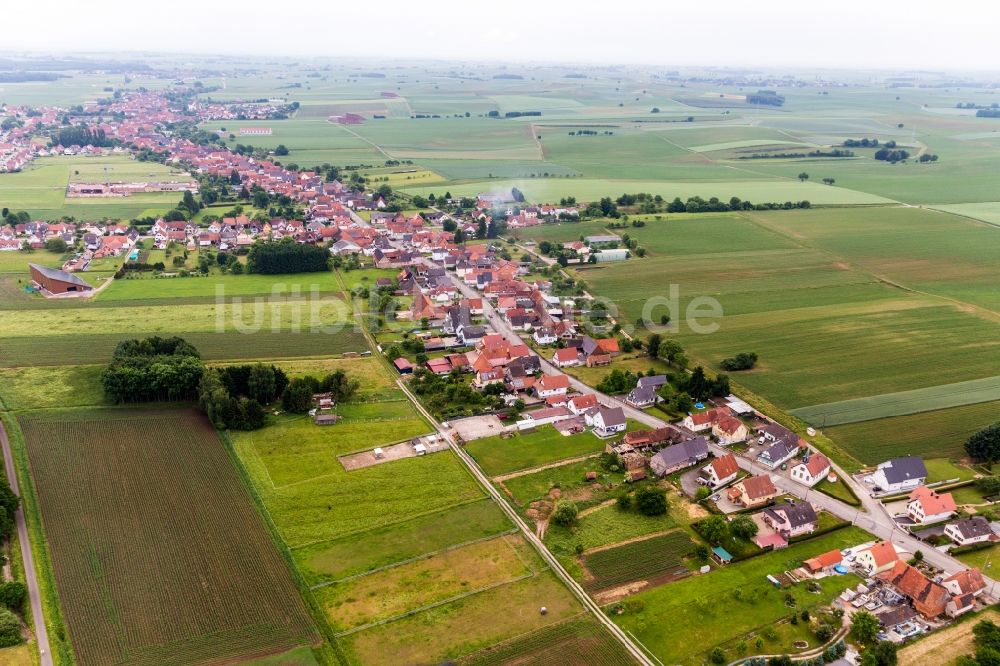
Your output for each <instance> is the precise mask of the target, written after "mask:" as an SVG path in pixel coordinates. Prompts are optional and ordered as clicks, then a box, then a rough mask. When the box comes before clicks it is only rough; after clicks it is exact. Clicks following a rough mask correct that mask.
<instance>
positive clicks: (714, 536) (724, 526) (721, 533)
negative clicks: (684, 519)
mask: <svg viewBox="0 0 1000 666" xmlns="http://www.w3.org/2000/svg"><path fill="white" fill-rule="evenodd" d="M698 531H699V532H701V535H702V536H703V537H705V541H708V542H709V543H710V544H712V545H715V546H717V545H719V544H720V543H722V540H723V539H725V538H726V535H727V534H728V533H729V524H728V523H726V519H725V518H723V517H722V516H709V517H708V518H706V519H705V522H703V523H702V524H701V526H700V527H699V528H698Z"/></svg>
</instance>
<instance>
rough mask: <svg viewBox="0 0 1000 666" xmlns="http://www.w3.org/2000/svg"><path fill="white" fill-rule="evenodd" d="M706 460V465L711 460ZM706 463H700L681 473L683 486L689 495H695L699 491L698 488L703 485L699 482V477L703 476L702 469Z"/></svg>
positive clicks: (685, 492)
mask: <svg viewBox="0 0 1000 666" xmlns="http://www.w3.org/2000/svg"><path fill="white" fill-rule="evenodd" d="M704 462H705V465H707V464H708V462H709V461H707V460H706V461H704ZM705 465H703V464H701V463H698V464H697V465H695V466H694V467H692V468H691V469H689V470H688V471H686V472H684V473H683V474H681V488H682V489H683V490H684V494H685V495H687V496H688V497H694V496H695V494H696V493H697V492H698V489H699V488H702V487H703V486H702V485H701V484H699V483H698V477H699V476H701V470H702V468H703V467H704V466H705Z"/></svg>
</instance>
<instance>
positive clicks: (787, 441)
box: [757, 434, 800, 469]
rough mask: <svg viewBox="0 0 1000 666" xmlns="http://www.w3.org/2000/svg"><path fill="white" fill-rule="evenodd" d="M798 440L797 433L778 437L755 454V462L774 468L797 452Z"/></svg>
mask: <svg viewBox="0 0 1000 666" xmlns="http://www.w3.org/2000/svg"><path fill="white" fill-rule="evenodd" d="M799 447H800V440H799V438H798V436H797V435H794V434H793V435H792V437H790V438H783V439H779V440H778V441H776V442H774V443H773V444H771V445H770V446H768V447H767V448H766V449H764V450H763V451H761V452H760V453H759V454H757V462H759V463H760V464H761V465H764V466H765V467H770V468H771V469H775V468H776V467H778V466H779V465H782V464H784V463H786V462H788V461H789V460H791V459H792V458H794V457H795V456H797V455H798V454H799Z"/></svg>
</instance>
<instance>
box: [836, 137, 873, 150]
mask: <svg viewBox="0 0 1000 666" xmlns="http://www.w3.org/2000/svg"><path fill="white" fill-rule="evenodd" d="M843 145H844V146H845V147H846V148H878V139H869V138H867V137H865V138H863V139H845V140H844V143H843Z"/></svg>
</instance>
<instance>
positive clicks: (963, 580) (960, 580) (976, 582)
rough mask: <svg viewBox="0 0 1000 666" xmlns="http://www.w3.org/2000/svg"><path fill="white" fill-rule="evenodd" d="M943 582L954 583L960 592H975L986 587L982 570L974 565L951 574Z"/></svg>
mask: <svg viewBox="0 0 1000 666" xmlns="http://www.w3.org/2000/svg"><path fill="white" fill-rule="evenodd" d="M944 582H945V583H955V584H956V585H958V589H959V590H961V592H962V594H975V593H977V592H979V591H980V590H982V589H983V588H985V587H986V583H985V582H984V581H983V574H982V572H981V571H979V569H977V568H975V567H972V568H971V569H963V570H962V571H959V572H958V573H956V574H952V575H951V576H948V577H947V578H945V579H944Z"/></svg>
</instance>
